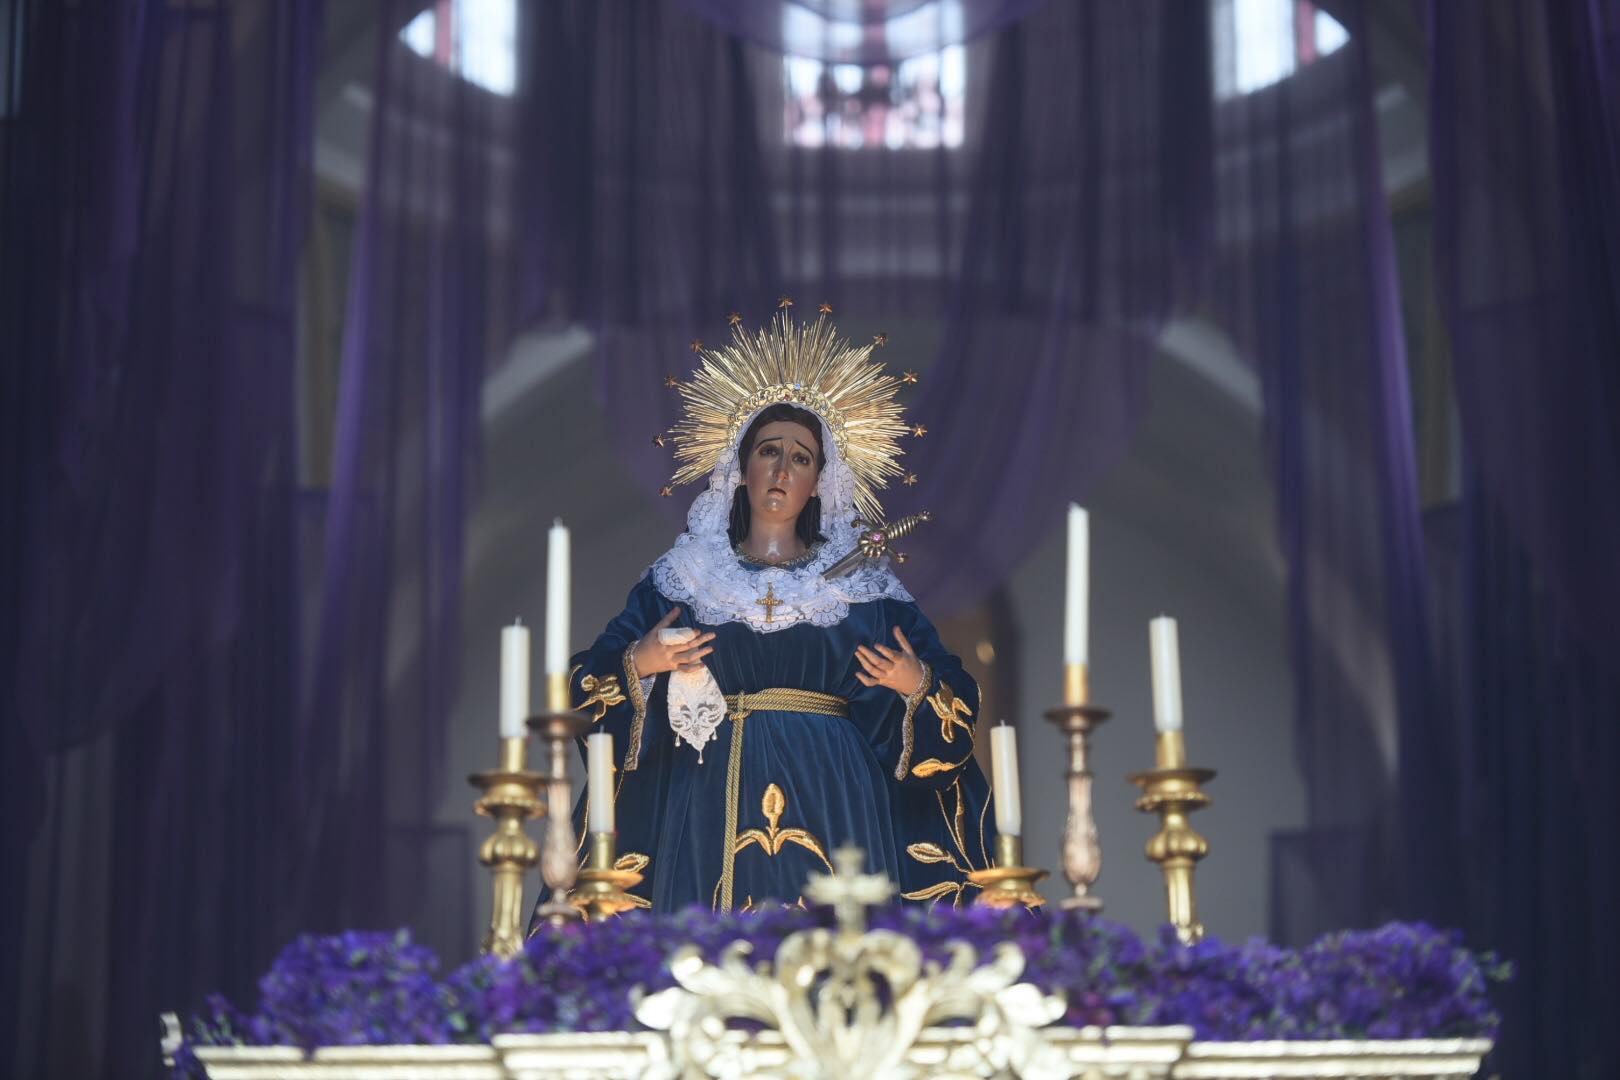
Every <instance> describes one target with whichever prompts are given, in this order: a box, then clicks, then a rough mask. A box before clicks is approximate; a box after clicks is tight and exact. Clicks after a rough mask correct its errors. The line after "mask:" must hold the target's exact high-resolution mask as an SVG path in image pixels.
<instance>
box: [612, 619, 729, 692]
mask: <svg viewBox="0 0 1620 1080" xmlns="http://www.w3.org/2000/svg"><path fill="white" fill-rule="evenodd" d="M680 615H681V609H680V608H678V607H672V608H670V609H669V612H668V614H666V615H665V616H664V617H663V618H662V619H659V620H658V622H657V623H656V624H655V625H654V626H653V628H652V629H651V630H648V631H647V633H646V634H645V635H643V636H642V638H641V640H640V641H639V642H637V643H636V651H635V652H634V653H633V654H632V656H631V659H632V660H634V661H635V665H636V677H637V678H638V679H645V678H647V677H648V676H649V675H661V674H663V673H664V672H666V671H684V672H694V671H701V670H703V658H704V657H705V656H708V655H709V654H710V653H712V652H714V646H712V645H710V644H709V642H711V641H713V640H714V634H713V633H712V632H710V633H707V634H698V635H697V636H696V637H692V638H688V639H687V640H686V641H659V640H658V639H659V637H660V635H659V633H658V631H660V630H664V629H667V628H668V627H669V625H670V624H671V623H673V622H674V621H675V620H676V619H678V618H680Z"/></svg>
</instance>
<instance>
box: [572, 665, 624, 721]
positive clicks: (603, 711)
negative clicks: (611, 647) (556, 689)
mask: <svg viewBox="0 0 1620 1080" xmlns="http://www.w3.org/2000/svg"><path fill="white" fill-rule="evenodd" d="M581 666H583V665H576V666H575V667H574V671H578V670H579V669H580V667H581ZM570 674H572V673H570ZM579 688H580V689H581V690H583V691H585V700H584V701H581V702H580V703H579V704H577V705H575V706H574V711H575V712H587V711H588V712H590V714H591V722H592V723H594V724H600V723H601V722H602V718H603V717H604V716H606V715H607V711H608V710H609V709H611V708H612V707H613V706H615V705H623V704H624V702H625V696H624V690H623V688H621V687H620V685H619V677H618V676H617V675H587V676H585V677H584V678H583V679H580V680H579Z"/></svg>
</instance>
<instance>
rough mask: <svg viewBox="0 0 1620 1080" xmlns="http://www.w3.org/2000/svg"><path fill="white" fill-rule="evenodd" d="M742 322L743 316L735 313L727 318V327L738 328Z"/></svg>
mask: <svg viewBox="0 0 1620 1080" xmlns="http://www.w3.org/2000/svg"><path fill="white" fill-rule="evenodd" d="M740 322H742V314H741V313H740V312H736V311H733V312H732V313H731V314H730V315H727V316H726V325H727V326H736V325H737V324H738V323H740Z"/></svg>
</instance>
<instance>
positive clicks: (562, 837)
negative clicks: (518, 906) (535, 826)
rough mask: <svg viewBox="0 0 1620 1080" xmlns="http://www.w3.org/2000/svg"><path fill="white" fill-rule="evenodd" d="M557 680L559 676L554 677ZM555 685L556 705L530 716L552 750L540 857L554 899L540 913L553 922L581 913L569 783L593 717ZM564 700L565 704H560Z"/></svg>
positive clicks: (533, 729)
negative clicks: (572, 751)
mask: <svg viewBox="0 0 1620 1080" xmlns="http://www.w3.org/2000/svg"><path fill="white" fill-rule="evenodd" d="M553 682H555V680H553ZM555 690H556V687H555V686H553V687H551V692H549V693H548V695H547V697H548V701H549V703H550V704H551V706H552V708H551V709H549V710H548V711H547V712H544V713H541V714H540V715H539V716H533V717H530V718H529V721H528V723H529V730H530V731H531V732H533V733H534V734H536V735H538V736H540V737H541V738H542V739H544V740H545V741H546V745H547V747H548V748H549V750H550V753H549V761H550V765H549V768H548V769H547V776H546V817H547V819H548V820H547V822H546V842H545V850H544V852H543V853H542V854H541V857H540V876H541V878H542V879H543V880H544V881H545V883H546V887H547V888H549V889H550V890H551V899H550V900H549V901H547V902H546V903H545V904H543V905H541V907H540V916H541V918H544V919H546V920H548V921H550V922H551V923H552V924H553V925H561V924H562V923H566V922H572V921H574V920H576V919H578V918H580V916H581V912H580V910H579V908H577V907H575V906H574V905H572V904H570V903H569V902H568V891H569V890H570V889H572V888H573V887H574V878H575V875H576V874H577V873H578V872H579V863H578V860H577V857H576V855H575V847H574V828H573V812H572V807H571V805H570V804H571V803H572V802H573V792H572V790H571V788H570V785H569V783H568V747H569V746H570V745H572V744H573V742H574V740H575V739H578V738H579V737H580V736H581V735H583V734H585V732H586V731H588V730H590V726H591V722H590V720H589V719H588V718H587V717H585V716H583V715H581V714H580V713H577V712H570V711H568V709H567V708H566V706H567V702H568V698H567V692H568V691H567V684H566V683H564V685H563V687H562V694H561V695H559V694H557V693H556V692H555ZM559 701H561V703H562V704H563V706H564V708H561V709H559V708H557V707H556V705H557V703H558V702H559Z"/></svg>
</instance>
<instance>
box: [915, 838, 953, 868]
mask: <svg viewBox="0 0 1620 1080" xmlns="http://www.w3.org/2000/svg"><path fill="white" fill-rule="evenodd" d="M906 854H907V855H910V856H911V857H912V858H913V859H916V860H917V861H918V862H924V863H936V862H950V861H951V857H950V856H949V855H947V854H946V853H945V849H944V848H942V847H940V846H939V845H938V844H930V843H928V842H927V841H926V840H924V841H919V842H918V843H915V844H907V845H906Z"/></svg>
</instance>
